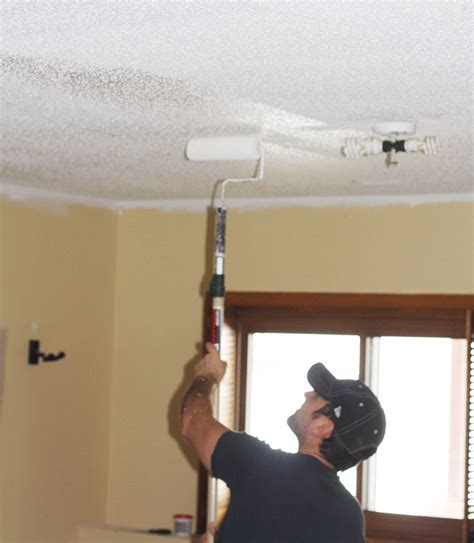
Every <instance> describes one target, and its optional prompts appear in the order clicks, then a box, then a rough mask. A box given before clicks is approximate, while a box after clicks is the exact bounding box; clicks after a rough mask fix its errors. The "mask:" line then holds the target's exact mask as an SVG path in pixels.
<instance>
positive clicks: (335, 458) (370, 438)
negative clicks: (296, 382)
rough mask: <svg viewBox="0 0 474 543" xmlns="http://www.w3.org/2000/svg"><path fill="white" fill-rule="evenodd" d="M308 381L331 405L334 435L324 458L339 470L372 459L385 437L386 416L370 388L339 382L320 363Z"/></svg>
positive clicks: (362, 384) (351, 381)
mask: <svg viewBox="0 0 474 543" xmlns="http://www.w3.org/2000/svg"><path fill="white" fill-rule="evenodd" d="M308 381H309V383H310V385H311V386H312V387H313V388H314V390H315V392H317V393H318V394H319V395H320V396H322V397H323V398H324V399H326V400H328V401H329V404H330V410H331V419H332V421H333V422H334V431H333V435H332V436H331V438H329V440H327V441H328V443H327V444H326V445H325V446H324V445H323V447H322V448H321V450H322V452H323V453H324V454H325V456H326V457H328V459H329V460H330V461H331V462H332V463H333V464H334V465H335V467H336V468H337V469H340V470H344V469H348V468H350V467H352V466H355V465H356V464H358V463H359V462H360V461H361V460H365V459H366V458H369V456H372V455H373V454H374V453H375V451H376V450H377V447H378V446H379V445H380V443H381V442H382V440H383V438H384V435H385V413H384V411H383V409H382V406H381V405H380V402H379V400H378V399H377V397H376V396H375V394H374V393H373V392H372V391H371V390H370V388H369V387H368V386H366V385H365V384H364V383H362V381H358V380H354V379H336V378H335V377H334V375H333V374H332V373H331V372H330V371H329V370H328V369H327V368H326V367H325V366H324V364H322V363H321V362H318V363H317V364H314V366H312V367H311V368H310V369H309V371H308ZM325 449H326V450H325ZM331 449H333V450H334V451H333V454H332V456H331ZM336 449H337V452H335V451H336Z"/></svg>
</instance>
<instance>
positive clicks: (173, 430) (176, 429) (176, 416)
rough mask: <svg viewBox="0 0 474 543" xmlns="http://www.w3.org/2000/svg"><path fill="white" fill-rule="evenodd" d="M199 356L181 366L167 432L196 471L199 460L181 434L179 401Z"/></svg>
mask: <svg viewBox="0 0 474 543" xmlns="http://www.w3.org/2000/svg"><path fill="white" fill-rule="evenodd" d="M196 348H197V350H198V352H199V350H200V349H201V350H202V345H201V344H199V343H198V344H196ZM200 358H201V356H200V355H199V354H196V355H195V356H193V358H191V359H190V360H189V361H188V362H186V364H185V365H184V368H183V378H182V379H181V383H180V384H179V386H178V388H177V389H176V391H175V392H174V394H173V395H172V396H171V399H170V403H169V407H168V433H169V435H170V436H171V437H172V438H173V439H174V440H175V441H176V442H177V443H178V446H179V448H180V449H181V451H182V453H183V455H184V457H185V458H186V460H187V461H188V463H189V464H190V465H191V467H192V468H193V469H195V470H196V471H197V470H198V468H199V461H198V459H197V456H196V453H195V452H194V450H193V449H192V447H191V445H190V444H189V443H188V441H187V439H186V438H185V437H184V436H183V435H182V434H181V431H180V411H181V401H182V399H183V398H184V395H185V394H186V392H187V390H188V388H189V387H190V386H191V383H192V381H193V379H194V367H195V366H196V364H197V362H198V361H199V359H200Z"/></svg>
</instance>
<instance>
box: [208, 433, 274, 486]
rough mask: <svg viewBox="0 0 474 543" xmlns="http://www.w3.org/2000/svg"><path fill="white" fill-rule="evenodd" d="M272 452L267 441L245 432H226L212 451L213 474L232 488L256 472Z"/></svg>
mask: <svg viewBox="0 0 474 543" xmlns="http://www.w3.org/2000/svg"><path fill="white" fill-rule="evenodd" d="M270 452H271V449H270V447H269V446H268V445H267V444H266V443H264V442H263V441H260V440H259V439H257V438H255V437H253V436H250V435H248V434H246V433H245V432H231V431H229V432H225V433H224V434H222V436H221V437H220V439H219V441H218V442H217V444H216V447H215V449H214V452H213V453H212V458H211V470H212V474H213V475H214V477H217V478H218V479H222V480H223V481H225V482H226V483H227V485H228V486H229V487H230V488H232V487H233V486H235V485H237V484H238V483H239V482H243V481H244V480H245V478H246V477H247V476H249V475H252V474H255V473H256V472H257V471H258V469H259V466H261V465H262V464H264V463H265V458H266V457H267V456H268V454H269V453H270Z"/></svg>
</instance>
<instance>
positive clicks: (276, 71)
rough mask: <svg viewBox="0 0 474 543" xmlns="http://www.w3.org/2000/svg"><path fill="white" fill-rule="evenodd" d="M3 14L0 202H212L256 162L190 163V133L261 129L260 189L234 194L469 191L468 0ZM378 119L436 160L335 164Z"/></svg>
mask: <svg viewBox="0 0 474 543" xmlns="http://www.w3.org/2000/svg"><path fill="white" fill-rule="evenodd" d="M1 17H2V29H1V30H2V40H1V53H2V81H1V90H2V92H1V124H2V136H3V137H2V155H1V173H0V182H1V184H2V190H3V192H6V193H7V194H14V193H15V191H16V192H17V193H18V194H19V193H21V192H22V191H23V192H28V190H31V191H32V193H33V192H34V191H35V190H47V191H53V192H55V193H58V192H59V193H61V192H64V193H68V194H71V195H76V196H82V197H88V198H95V199H99V198H102V199H104V198H105V199H110V200H115V201H127V200H132V201H142V202H143V201H155V200H169V199H209V198H210V195H211V192H212V188H213V185H214V183H215V181H217V180H218V179H222V178H225V177H229V176H232V177H236V176H248V175H251V174H252V173H253V170H254V166H255V164H254V163H252V162H243V163H241V162H239V163H235V162H234V163H230V162H224V163H209V164H207V163H206V164H203V163H196V162H189V161H186V160H185V158H184V149H185V145H186V143H187V141H188V140H189V139H190V138H192V137H195V136H202V135H220V134H222V135H225V134H241V133H244V134H245V133H257V132H261V134H262V140H263V142H264V143H265V164H266V170H265V179H264V181H263V182H261V183H258V184H248V185H245V186H244V185H240V186H237V185H234V186H230V187H229V189H228V191H227V194H228V196H229V197H245V198H249V199H252V198H253V199H255V198H263V197H264V198H286V199H289V198H295V197H296V198H298V197H305V198H309V199H311V198H313V199H318V198H334V197H342V198H343V200H347V201H349V200H350V199H351V198H352V199H353V197H357V196H365V197H367V196H384V197H394V198H395V197H397V196H398V197H399V196H400V195H408V196H409V197H413V199H416V198H418V199H419V198H424V197H425V198H429V197H430V195H431V197H433V196H434V197H438V198H446V199H450V198H452V199H459V198H465V197H469V194H471V193H472V192H473V158H472V156H473V132H472V98H473V88H472V85H473V83H472V68H473V66H472V56H471V53H472V3H471V2H470V1H466V2H464V1H443V0H438V1H436V2H427V1H421V0H418V1H417V0H413V1H402V2H401V1H382V0H379V1H377V2H368V1H367V2H349V1H339V2H337V1H336V2H335V1H332V2H264V1H263V2H262V1H260V2H197V1H196V2H191V1H187V2H186V1H178V2H153V1H146V0H144V1H138V0H135V1H133V2H128V1H125V2H121V1H115V2H114V1H101V0H95V1H92V2H87V1H81V2H79V1H74V2H73V1H59V0H57V1H54V2H48V1H44V0H41V1H40V0H37V1H29V2H27V1H8V0H3V2H2V14H1ZM384 120H402V121H404V120H409V121H415V122H416V123H417V126H418V129H417V135H418V136H425V135H437V136H438V137H439V139H440V141H441V145H442V152H441V153H440V154H439V155H437V156H424V155H410V156H408V155H401V156H399V157H398V158H399V164H398V166H396V167H391V168H387V167H386V166H385V163H384V157H383V156H377V157H371V158H361V159H356V160H349V159H347V158H344V157H342V156H341V153H340V148H341V146H342V145H343V143H344V138H345V137H347V136H350V135H369V134H370V131H371V128H372V125H373V123H374V122H378V121H384Z"/></svg>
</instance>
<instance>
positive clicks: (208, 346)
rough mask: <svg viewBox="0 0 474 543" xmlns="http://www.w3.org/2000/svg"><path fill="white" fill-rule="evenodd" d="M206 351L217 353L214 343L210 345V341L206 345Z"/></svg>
mask: <svg viewBox="0 0 474 543" xmlns="http://www.w3.org/2000/svg"><path fill="white" fill-rule="evenodd" d="M206 349H207V352H208V353H217V349H216V346H215V345H214V343H211V342H210V341H208V342H207V343H206Z"/></svg>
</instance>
